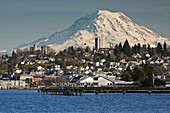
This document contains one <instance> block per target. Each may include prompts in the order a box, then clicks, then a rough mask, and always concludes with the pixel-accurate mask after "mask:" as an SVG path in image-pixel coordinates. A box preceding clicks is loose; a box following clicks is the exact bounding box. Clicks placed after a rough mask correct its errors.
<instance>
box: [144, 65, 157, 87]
mask: <svg viewBox="0 0 170 113" xmlns="http://www.w3.org/2000/svg"><path fill="white" fill-rule="evenodd" d="M142 67H143V71H144V72H145V73H146V79H147V80H146V79H145V81H144V82H146V81H147V82H149V83H147V84H149V86H152V85H153V78H154V74H155V70H154V67H153V66H150V65H149V64H148V63H146V64H144V65H143V66H142Z"/></svg>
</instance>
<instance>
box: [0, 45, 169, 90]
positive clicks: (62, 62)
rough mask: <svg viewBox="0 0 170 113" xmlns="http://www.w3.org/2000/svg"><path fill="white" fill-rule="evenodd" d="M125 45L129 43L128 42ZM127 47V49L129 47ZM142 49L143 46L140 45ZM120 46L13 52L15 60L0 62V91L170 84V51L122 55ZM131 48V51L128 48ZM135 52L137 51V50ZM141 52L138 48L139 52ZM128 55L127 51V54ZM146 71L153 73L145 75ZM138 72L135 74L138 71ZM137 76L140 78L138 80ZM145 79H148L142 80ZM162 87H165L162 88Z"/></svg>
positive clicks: (8, 58) (144, 49) (143, 48)
mask: <svg viewBox="0 0 170 113" xmlns="http://www.w3.org/2000/svg"><path fill="white" fill-rule="evenodd" d="M125 44H126V42H125ZM125 44H124V46H126V45H125ZM138 46H140V45H138ZM123 48H124V47H121V44H119V46H118V45H116V46H115V48H113V47H112V44H111V47H110V48H98V49H97V48H93V50H91V49H90V48H89V47H88V46H87V47H85V48H79V47H73V46H72V47H69V48H66V49H65V50H63V51H60V52H59V53H56V52H54V51H53V50H52V49H51V48H50V47H48V46H46V45H44V46H42V47H41V50H40V49H37V50H36V46H35V45H33V47H30V49H29V50H28V49H25V50H24V51H21V50H19V49H18V50H17V51H13V52H12V56H8V55H2V57H1V59H0V62H1V65H0V89H17V88H18V89H19V88H21V89H31V88H36V87H43V86H52V85H53V86H70V85H71V86H74V87H102V86H108V87H113V86H114V87H116V86H119V85H125V86H133V87H136V86H140V85H141V84H142V85H144V84H145V79H146V78H149V77H150V79H149V80H151V79H152V80H151V81H152V82H151V84H150V85H157V86H159V84H156V83H155V84H154V80H156V79H159V80H161V81H164V82H165V83H167V84H166V85H165V84H163V86H164V87H165V86H166V87H169V85H168V84H169V82H170V56H169V55H168V54H169V53H168V51H169V48H166V49H167V50H166V51H167V53H166V55H165V52H164V50H165V48H164V49H161V51H160V54H158V53H157V51H158V47H156V48H152V49H151V48H146V46H143V47H140V50H137V49H136V48H138V47H136V45H135V46H134V47H132V48H131V53H130V54H129V52H128V54H126V52H123ZM126 48H128V47H126ZM135 49H136V50H135ZM138 49H139V48H138ZM126 51H127V50H126ZM146 66H149V67H148V68H147V69H150V68H153V70H149V71H150V72H151V71H153V73H149V75H147V73H144V72H143V71H144V69H145V67H146ZM136 70H138V71H139V72H138V71H137V72H136V74H135V71H136ZM137 75H138V77H137ZM144 76H145V78H143V77H144ZM160 85H162V84H160Z"/></svg>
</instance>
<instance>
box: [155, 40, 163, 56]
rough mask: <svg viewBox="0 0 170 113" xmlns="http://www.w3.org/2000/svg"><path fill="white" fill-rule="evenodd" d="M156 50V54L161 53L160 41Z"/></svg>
mask: <svg viewBox="0 0 170 113" xmlns="http://www.w3.org/2000/svg"><path fill="white" fill-rule="evenodd" d="M156 51H157V53H158V54H162V45H161V44H160V43H158V45H157V48H156Z"/></svg>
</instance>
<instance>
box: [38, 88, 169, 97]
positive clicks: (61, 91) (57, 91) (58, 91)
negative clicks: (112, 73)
mask: <svg viewBox="0 0 170 113" xmlns="http://www.w3.org/2000/svg"><path fill="white" fill-rule="evenodd" d="M38 92H39V93H43V94H51V95H72V96H73V95H76V96H77V95H80V96H81V95H82V94H83V93H94V94H96V95H98V94H99V93H122V94H123V95H125V94H126V93H148V94H149V95H150V94H151V93H170V88H150V87H147V88H146V87H52V86H46V87H42V88H39V89H38Z"/></svg>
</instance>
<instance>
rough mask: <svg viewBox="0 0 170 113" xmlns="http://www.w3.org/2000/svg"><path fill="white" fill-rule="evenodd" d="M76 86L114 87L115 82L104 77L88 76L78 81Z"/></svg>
mask: <svg viewBox="0 0 170 113" xmlns="http://www.w3.org/2000/svg"><path fill="white" fill-rule="evenodd" d="M76 84H77V85H78V86H80V87H101V86H113V85H114V82H113V81H111V80H110V79H108V78H107V77H104V76H95V77H91V76H87V77H83V78H82V79H80V80H79V81H77V82H76Z"/></svg>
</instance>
